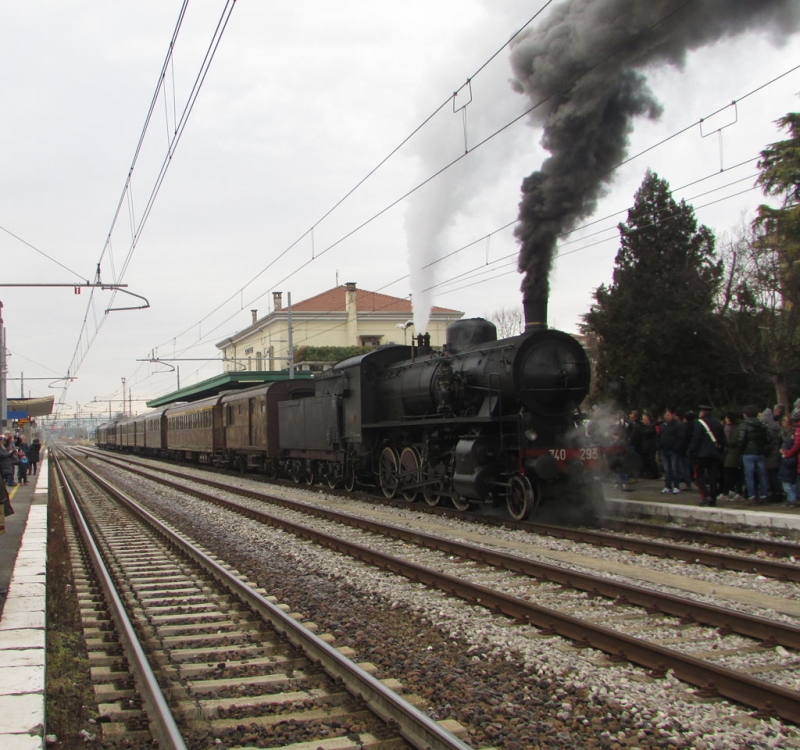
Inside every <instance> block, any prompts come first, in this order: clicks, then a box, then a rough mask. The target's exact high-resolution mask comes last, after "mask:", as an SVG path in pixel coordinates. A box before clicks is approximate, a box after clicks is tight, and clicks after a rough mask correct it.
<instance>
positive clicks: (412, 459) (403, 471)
mask: <svg viewBox="0 0 800 750" xmlns="http://www.w3.org/2000/svg"><path fill="white" fill-rule="evenodd" d="M421 463H422V461H421V459H420V455H419V451H418V450H417V449H416V448H414V447H413V446H409V447H407V448H403V452H402V453H401V454H400V476H401V477H402V485H403V490H402V492H403V499H404V500H406V501H408V502H409V503H413V502H414V500H416V499H417V493H418V492H419V488H417V487H409V488H408V489H406V488H405V486H406V485H409V484H415V485H417V484H419V483H420V481H421V480H422V471H421V470H420V465H421Z"/></svg>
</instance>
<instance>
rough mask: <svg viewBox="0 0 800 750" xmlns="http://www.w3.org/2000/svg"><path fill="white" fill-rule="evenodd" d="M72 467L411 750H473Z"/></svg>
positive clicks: (122, 497)
mask: <svg viewBox="0 0 800 750" xmlns="http://www.w3.org/2000/svg"><path fill="white" fill-rule="evenodd" d="M75 464H76V466H78V467H80V469H81V470H82V471H83V472H85V473H86V475H87V476H88V477H89V478H90V479H91V480H92V481H93V482H95V483H96V484H97V485H98V486H99V487H101V488H102V489H103V490H104V491H106V492H109V493H111V494H112V495H113V496H114V497H115V498H117V500H119V501H120V502H121V503H122V504H123V505H125V506H126V507H127V508H129V509H130V510H131V511H133V512H134V513H135V514H136V515H137V516H138V517H139V518H141V519H143V520H144V521H146V522H147V524H148V525H149V526H150V527H151V528H152V529H154V530H155V531H156V532H157V533H159V534H160V535H162V536H163V537H164V538H166V539H167V540H169V541H170V542H171V543H173V544H175V545H176V546H177V547H178V548H179V549H181V550H182V551H183V552H184V553H185V554H187V555H188V556H189V557H191V558H192V559H193V560H195V561H196V562H197V563H199V564H200V565H201V566H202V567H203V568H204V569H206V570H207V571H209V572H210V573H211V574H212V575H213V576H214V577H215V578H216V579H217V580H218V581H219V582H220V583H222V584H223V585H224V586H226V587H227V588H228V589H229V590H230V591H232V592H233V593H234V594H235V595H236V596H239V597H241V598H242V599H244V600H245V601H246V602H247V603H248V604H249V605H250V606H251V607H253V609H254V610H255V611H256V612H258V613H259V614H260V615H261V616H262V617H264V618H265V619H266V620H268V621H269V623H270V624H271V625H272V627H274V628H275V629H276V630H277V631H278V632H280V633H281V634H283V635H284V636H286V638H287V639H288V640H289V641H291V643H293V644H294V645H295V646H297V647H299V648H301V649H302V650H303V651H304V653H306V654H307V655H308V657H309V658H310V659H311V660H312V661H314V662H316V663H317V664H318V665H320V666H321V667H322V668H323V669H325V671H326V672H327V673H328V674H329V675H330V676H331V677H333V678H334V679H336V678H338V679H340V680H341V681H342V683H343V684H344V686H345V687H346V688H347V689H348V690H349V692H350V693H352V694H353V695H355V696H357V697H359V698H361V699H362V700H363V701H364V702H365V704H366V705H367V706H368V707H369V708H370V709H371V710H372V711H374V712H375V713H376V714H377V715H378V716H380V717H381V718H382V719H383V720H384V721H385V722H387V723H388V724H389V725H390V726H392V727H394V728H396V729H397V731H398V732H399V733H400V734H401V735H402V736H403V737H404V738H405V739H406V740H407V741H408V742H409V743H411V745H413V746H414V747H415V748H420V749H421V750H422V749H424V750H471V748H470V746H469V745H467V744H465V743H464V742H462V741H461V740H459V739H458V738H457V737H456V736H455V735H453V734H451V733H450V732H448V731H447V730H445V729H444V728H442V727H441V726H440V725H439V724H438V723H437V722H436V721H434V720H433V719H431V718H430V717H429V716H426V715H425V714H424V713H422V712H421V711H420V710H419V709H417V708H415V707H414V706H412V705H411V704H410V703H408V701H405V700H403V698H401V697H400V696H399V695H398V694H397V693H395V692H394V691H393V690H390V689H389V688H387V687H386V686H385V685H384V684H383V683H381V682H380V681H379V680H378V679H376V678H375V677H373V676H372V675H370V674H369V673H367V672H365V671H364V670H363V669H361V667H359V666H358V665H357V664H355V663H353V662H352V661H350V660H349V659H347V658H346V657H345V656H342V654H340V653H339V652H338V651H337V650H336V649H335V648H333V647H332V646H330V645H329V644H327V643H326V642H325V641H323V640H322V639H321V638H319V637H318V636H316V635H315V634H314V633H312V632H311V631H310V630H308V629H306V628H304V627H303V626H302V625H301V624H300V623H298V622H297V621H295V620H294V619H293V618H292V617H290V616H289V615H288V614H286V613H285V612H283V611H282V610H281V609H279V608H278V607H277V606H276V605H274V604H273V603H272V602H270V601H268V600H267V599H266V598H264V597H263V596H262V595H261V594H259V593H258V592H257V591H254V590H253V589H252V588H250V587H249V586H248V585H246V584H245V583H243V582H242V581H240V580H239V579H238V578H237V577H236V576H234V575H233V574H232V573H230V572H229V571H227V570H226V569H225V568H224V567H223V566H221V565H220V564H219V563H217V562H216V561H215V560H213V559H211V558H210V557H209V556H208V555H206V554H205V553H204V552H203V551H202V550H200V549H198V548H197V547H196V546H195V545H193V544H192V543H191V542H189V541H188V540H187V539H185V538H184V537H182V536H181V535H180V534H178V533H177V532H175V531H173V530H172V529H170V528H169V527H168V526H166V525H164V524H163V523H162V522H161V521H160V520H159V519H158V518H156V517H155V516H154V515H153V514H152V513H150V512H149V511H148V510H146V509H145V508H144V507H143V506H141V505H140V504H139V503H137V502H136V501H135V500H134V499H133V498H131V497H129V496H128V495H126V494H125V493H123V492H122V491H121V490H120V489H118V488H117V487H114V485H112V484H111V483H110V482H108V481H106V480H105V479H103V478H102V477H101V476H99V475H98V474H96V473H95V472H94V471H92V470H91V469H90V468H89V467H88V466H86V465H85V464H82V463H80V462H77V461H76V462H75Z"/></svg>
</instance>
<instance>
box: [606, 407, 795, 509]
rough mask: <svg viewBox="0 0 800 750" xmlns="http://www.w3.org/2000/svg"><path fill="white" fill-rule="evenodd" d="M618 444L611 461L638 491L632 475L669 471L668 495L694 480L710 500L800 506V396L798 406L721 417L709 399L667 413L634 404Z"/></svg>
mask: <svg viewBox="0 0 800 750" xmlns="http://www.w3.org/2000/svg"><path fill="white" fill-rule="evenodd" d="M616 448H617V450H613V449H612V450H610V451H609V452H608V455H609V468H610V469H611V470H612V471H613V472H614V475H615V480H616V483H617V484H616V486H618V487H619V488H620V489H622V490H625V491H631V487H630V486H629V482H630V481H631V477H632V475H639V474H641V475H643V476H645V477H649V478H651V479H659V478H661V476H662V475H663V478H664V488H663V489H662V490H661V493H662V494H676V495H677V494H680V492H682V491H686V490H690V489H692V485H693V484H694V485H696V487H697V488H698V489H699V491H700V497H701V501H700V504H701V505H704V506H715V505H716V504H717V500H718V499H719V498H720V497H721V496H724V497H727V498H729V499H730V500H734V501H745V502H747V504H749V505H767V504H772V503H782V504H784V505H786V506H788V507H792V508H794V507H796V506H797V500H798V496H800V399H797V401H795V402H794V405H793V406H792V408H791V410H789V409H787V407H786V406H784V405H783V404H776V405H775V406H774V408H772V409H769V408H766V409H763V410H759V409H758V408H757V407H756V406H746V407H745V408H744V409H742V410H741V411H739V410H733V411H728V412H727V413H726V414H725V415H724V418H723V419H722V420H720V419H718V418H717V417H715V416H714V414H713V409H712V407H711V406H708V405H706V404H701V405H700V406H699V407H698V410H697V412H693V411H687V412H685V413H684V414H679V413H678V411H677V410H676V409H675V408H674V407H667V408H666V409H665V410H664V414H663V416H662V417H661V419H660V420H656V419H655V418H654V417H653V415H652V414H651V413H650V412H647V411H644V412H642V413H641V414H640V413H639V412H638V411H636V410H634V411H631V412H630V413H629V414H628V416H627V417H622V418H620V420H619V421H618V430H617V445H616ZM681 485H683V486H681Z"/></svg>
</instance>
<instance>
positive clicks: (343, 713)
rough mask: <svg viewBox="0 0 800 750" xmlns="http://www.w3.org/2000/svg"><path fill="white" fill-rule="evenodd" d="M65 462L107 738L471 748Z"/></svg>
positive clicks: (192, 743) (308, 627)
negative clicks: (146, 734) (79, 547)
mask: <svg viewBox="0 0 800 750" xmlns="http://www.w3.org/2000/svg"><path fill="white" fill-rule="evenodd" d="M56 461H57V470H58V471H59V475H60V478H61V481H62V483H63V486H64V490H65V493H66V494H67V499H68V504H69V507H70V513H71V516H72V517H73V519H74V521H75V527H76V528H77V530H78V532H77V534H76V537H75V539H74V543H75V544H76V545H77V544H78V538H77V537H78V536H79V537H80V545H81V554H80V555H76V556H74V558H75V559H82V560H84V561H85V564H84V565H82V566H81V569H79V570H78V571H77V572H76V582H78V585H79V588H80V591H79V593H80V595H81V597H82V614H83V616H84V618H85V620H84V621H85V624H86V625H87V627H88V631H87V634H86V640H87V646H88V647H89V649H90V660H91V663H92V665H93V677H94V679H95V680H96V686H95V689H96V693H97V696H98V699H99V701H100V703H101V705H100V711H101V713H102V716H103V726H104V732H105V736H108V737H113V736H115V735H116V736H117V737H126V738H127V741H128V742H130V741H131V739H134V740H138V741H141V742H144V743H145V744H146V739H145V738H144V737H143V735H144V734H145V733H146V732H148V731H149V733H150V735H151V737H152V739H154V740H155V741H157V742H158V745H159V747H161V748H176V749H180V748H184V747H205V746H207V745H208V744H209V743H210V744H212V745H213V744H214V743H216V744H220V743H221V742H223V741H225V742H228V743H230V744H235V745H237V746H241V747H248V746H259V747H264V746H270V745H291V744H293V743H294V744H297V743H302V742H312V743H313V744H312V745H311V746H313V747H314V748H322V749H323V750H325V749H327V748H331V749H333V748H341V747H345V746H347V747H350V746H353V743H355V746H359V747H361V746H363V747H374V748H375V749H376V750H382V749H385V750H393V749H394V748H400V747H418V748H428V747H430V748H442V749H444V748H459V749H460V750H465V749H466V748H467V747H468V745H466V744H464V743H463V742H462V741H461V740H460V739H458V738H457V737H456V736H455V735H453V734H451V733H450V732H449V731H447V730H446V729H445V728H443V727H442V726H441V725H440V724H439V723H437V722H435V721H433V720H432V719H430V718H429V717H427V716H426V715H425V714H423V713H422V712H420V711H419V710H418V709H417V708H415V707H414V706H413V705H412V704H411V703H409V702H408V701H407V700H405V699H403V698H402V697H401V696H400V695H398V693H397V692H396V691H397V690H398V689H401V686H400V685H399V684H397V683H396V681H391V680H390V681H389V682H390V685H391V687H389V686H387V685H386V684H384V683H383V682H381V681H380V680H378V679H376V678H375V677H374V676H373V675H372V674H370V671H371V670H372V667H371V665H368V664H365V665H361V666H359V665H356V664H355V663H353V662H352V661H351V660H350V659H349V658H348V654H347V653H344V654H343V653H340V652H339V651H338V650H337V649H335V648H333V646H332V645H331V642H332V641H333V640H334V639H333V637H332V636H330V635H326V634H321V635H316V634H315V632H314V631H315V630H316V626H315V624H314V623H312V622H305V623H301V620H303V617H302V615H300V614H299V613H292V612H287V611H285V610H286V609H288V608H286V607H284V606H281V605H279V604H277V603H276V602H274V601H271V600H270V598H269V597H268V595H267V593H266V592H265V591H264V590H260V589H256V588H254V586H253V585H252V584H251V583H249V582H248V581H247V580H245V579H243V578H242V577H241V576H240V575H239V574H238V573H237V571H235V570H230V569H228V568H226V567H225V566H224V564H223V563H221V562H220V561H219V560H216V559H214V557H213V556H211V555H209V554H208V553H207V552H205V551H204V550H203V549H202V548H201V547H199V546H198V545H196V544H193V543H191V542H190V541H189V540H187V539H184V538H183V537H181V536H180V535H179V534H177V533H176V532H175V531H174V530H172V529H171V528H169V527H168V526H166V525H164V524H163V523H161V522H160V521H159V520H158V519H157V518H155V516H153V515H152V514H150V513H148V512H147V511H146V510H145V509H144V508H142V507H141V506H140V505H139V504H138V503H136V502H135V501H134V500H133V499H132V498H130V497H128V496H126V495H125V494H124V493H122V492H121V491H119V490H118V489H116V488H114V487H113V486H112V485H111V484H110V483H108V482H106V481H105V480H103V479H102V478H100V477H99V476H98V475H96V474H94V472H91V471H90V470H89V469H88V468H87V467H85V466H82V467H80V470H78V468H77V465H76V464H73V463H71V462H70V463H69V464H68V465H65V462H62V461H61V460H59V458H56ZM87 477H88V479H87ZM89 480H91V481H89ZM79 498H80V499H79ZM392 688H394V689H392ZM131 733H135V734H131ZM348 736H349V740H348V739H347V737H348ZM221 738H225V740H223V739H221ZM342 738H344V739H345V741H344V744H343V739H342Z"/></svg>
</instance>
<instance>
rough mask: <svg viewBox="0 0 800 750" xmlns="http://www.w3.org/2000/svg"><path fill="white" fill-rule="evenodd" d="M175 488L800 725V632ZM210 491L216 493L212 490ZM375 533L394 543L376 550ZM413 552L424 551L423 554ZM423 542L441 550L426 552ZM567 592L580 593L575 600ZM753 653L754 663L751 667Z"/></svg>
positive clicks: (303, 509) (190, 485)
mask: <svg viewBox="0 0 800 750" xmlns="http://www.w3.org/2000/svg"><path fill="white" fill-rule="evenodd" d="M126 468H127V467H126ZM137 471H138V470H137ZM151 471H152V470H151ZM159 471H163V470H161V469H159ZM144 476H147V473H145V474H144ZM159 481H160V483H162V484H164V483H165V480H163V479H159ZM169 481H170V480H166V482H169ZM195 485H196V486H195ZM200 485H205V488H201V487H200ZM173 487H174V489H177V490H180V491H182V492H189V493H190V494H192V495H194V496H195V497H199V498H201V499H203V500H204V501H207V502H214V503H217V504H218V505H221V506H222V507H226V508H227V509H229V510H233V511H235V512H237V513H240V514H244V515H246V516H248V517H250V518H254V519H256V520H258V521H259V522H261V523H269V524H273V525H279V526H280V527H281V528H284V529H286V530H289V531H291V532H292V533H293V534H296V535H298V536H302V537H303V538H307V539H312V540H313V541H314V542H315V543H318V544H325V545H327V546H329V547H330V548H332V549H335V550H337V551H340V552H343V553H345V554H349V555H351V556H353V557H355V558H357V559H360V560H363V561H366V562H369V563H370V564H374V565H380V566H382V567H383V568H385V569H387V570H390V571H392V572H394V573H399V574H401V575H404V576H406V577H407V578H409V579H410V580H413V581H418V582H422V583H424V584H425V585H427V586H431V587H438V588H440V589H441V590H443V591H445V592H447V593H448V594H451V595H454V596H459V597H461V598H463V599H465V600H467V601H470V602H473V603H479V604H480V605H482V606H485V607H488V608H489V609H491V610H492V611H495V612H499V613H503V614H505V615H508V616H509V617H512V618H514V621H515V622H516V623H517V624H518V625H520V626H522V627H527V626H531V625H533V626H535V627H536V628H538V630H539V632H540V633H542V634H545V635H547V634H553V633H555V634H558V635H562V636H564V637H567V638H569V639H571V640H573V641H574V642H576V643H577V644H578V645H580V646H593V647H595V648H599V649H601V650H603V651H605V652H606V653H607V654H609V657H610V658H611V659H612V660H629V661H632V662H634V663H637V664H640V665H642V666H646V667H647V668H649V669H650V670H651V673H652V674H664V673H665V672H666V671H667V670H673V671H674V673H675V674H676V675H677V676H678V677H680V678H681V679H683V680H685V681H687V682H689V683H691V684H693V685H696V686H698V687H699V688H700V691H699V694H701V695H722V696H725V697H728V698H731V699H733V700H736V701H738V702H741V703H744V704H745V705H749V706H752V707H754V708H756V709H757V710H758V711H759V712H760V713H761V714H763V715H775V714H777V715H779V716H781V717H783V718H785V719H789V720H790V721H797V717H798V716H800V693H799V692H797V690H796V689H794V688H793V687H787V685H792V686H796V685H797V683H798V681H797V674H798V669H800V656H798V654H797V653H796V652H795V651H794V650H796V649H797V648H798V647H799V646H800V631H798V629H797V628H796V627H794V626H791V625H787V624H785V623H780V622H776V621H773V620H771V619H767V618H760V617H756V616H752V615H746V614H743V613H739V612H734V611H732V610H729V609H724V608H720V607H716V606H713V605H707V604H703V603H700V602H690V601H688V600H686V599H685V598H678V597H669V596H665V595H662V594H658V593H656V592H653V591H652V590H649V589H644V588H641V587H638V586H632V585H630V584H619V583H615V582H612V581H609V580H608V579H604V578H601V577H598V576H588V575H586V574H579V573H577V572H575V571H571V570H564V569H563V568H560V567H558V566H548V565H543V564H540V563H533V562H532V561H530V560H527V559H525V558H522V557H519V556H514V555H503V554H499V553H497V552H495V551H491V550H487V549H484V548H482V547H477V546H474V545H466V544H463V543H458V542H454V541H453V540H450V539H442V538H439V537H433V536H432V535H426V534H420V533H418V532H415V531H413V530H409V529H407V528H398V527H397V526H389V527H387V526H386V525H385V524H379V523H375V522H372V521H366V520H364V519H361V518H354V517H353V516H349V515H347V514H341V513H336V512H334V511H331V510H329V509H321V508H315V507H309V506H308V505H306V504H302V503H294V502H293V501H289V500H286V499H282V498H274V497H269V498H267V497H266V496H265V495H264V494H263V493H260V492H253V491H248V490H242V489H240V488H231V487H229V486H228V485H227V484H225V483H220V482H217V481H215V480H208V479H200V478H198V477H191V478H189V477H183V479H182V481H180V482H174V483H173ZM209 487H210V488H211V489H212V491H213V492H211V493H210V492H208V491H207V489H208V488H209ZM220 490H224V491H225V492H233V493H235V494H238V495H240V496H245V497H247V498H249V500H256V501H257V502H256V503H254V502H250V501H249V500H248V501H245V502H240V501H238V500H236V501H230V500H224V499H222V498H220V497H218V494H219V491H220ZM267 500H268V501H269V502H272V503H275V502H277V503H279V504H280V505H282V506H284V507H285V508H291V509H292V513H295V512H297V513H299V514H301V517H300V518H298V519H295V520H291V519H290V518H287V517H285V515H284V514H280V515H281V516H282V517H277V514H275V512H274V511H271V512H270V513H265V512H264V511H263V510H262V507H263V506H261V505H260V503H263V502H264V501H267ZM309 514H312V515H316V516H322V517H324V519H325V521H326V522H330V523H333V522H335V523H337V524H341V523H347V524H349V525H351V526H355V527H357V528H358V534H359V535H360V536H359V537H358V539H359V540H358V541H354V540H352V539H345V538H343V537H344V536H345V535H343V534H342V533H341V531H339V533H338V534H336V535H334V534H331V533H326V532H324V531H320V530H319V529H317V528H310V527H311V526H312V524H309V523H308V521H307V516H308V515H309ZM303 518H305V519H306V520H303ZM314 525H315V526H317V525H318V524H314ZM365 531H366V532H369V534H371V535H376V536H379V537H380V538H381V539H383V540H384V541H380V542H379V543H372V542H370V543H366V542H365V541H364V539H363V534H364V532H365ZM387 535H388V536H390V537H392V538H393V541H392V542H390V544H391V545H395V549H396V550H397V552H398V554H391V552H389V553H387V552H386V544H387V543H386V541H385V537H386V536H387ZM408 545H414V547H413V549H412V550H411V551H409V550H408V549H407V546H408ZM418 545H424V546H427V547H428V548H429V549H430V550H435V551H427V550H426V551H425V552H420V551H418V550H419V547H418ZM409 558H414V559H412V560H410V559H409ZM419 559H423V560H425V562H424V563H420V562H419V561H418V560H419ZM465 561H468V562H466V564H465ZM532 579H535V580H532ZM565 587H568V588H569V589H570V591H569V592H565V591H564V588H565ZM534 600H535V601H534ZM542 602H546V606H543V605H542ZM700 624H702V625H704V626H709V627H711V628H714V629H715V630H709V629H708V627H700ZM710 644H711V645H710ZM788 649H792V651H789V650H788ZM743 654H745V655H747V657H746V658H744V659H742V658H741V657H742V655H743ZM753 674H758V675H761V677H762V678H763V679H762V678H758V677H753V676H752V675H753Z"/></svg>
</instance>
